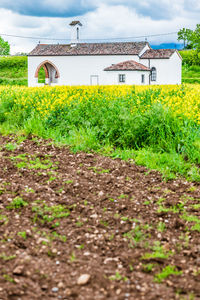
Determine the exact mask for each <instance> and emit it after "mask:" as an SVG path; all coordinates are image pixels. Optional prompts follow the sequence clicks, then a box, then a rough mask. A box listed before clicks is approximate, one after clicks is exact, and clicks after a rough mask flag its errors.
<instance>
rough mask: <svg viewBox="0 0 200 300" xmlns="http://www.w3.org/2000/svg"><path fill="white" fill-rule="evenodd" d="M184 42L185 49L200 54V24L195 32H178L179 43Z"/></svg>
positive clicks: (183, 30)
mask: <svg viewBox="0 0 200 300" xmlns="http://www.w3.org/2000/svg"><path fill="white" fill-rule="evenodd" d="M181 40H183V41H184V48H189V49H194V50H196V52H197V54H199V53H200V24H197V25H196V29H195V30H191V29H186V28H183V29H180V30H179V32H178V41H181Z"/></svg>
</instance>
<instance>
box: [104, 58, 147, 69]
mask: <svg viewBox="0 0 200 300" xmlns="http://www.w3.org/2000/svg"><path fill="white" fill-rule="evenodd" d="M104 71H150V69H149V68H147V67H146V66H144V65H142V64H140V63H138V62H136V61H134V60H127V61H124V62H121V63H118V64H115V65H112V66H110V67H108V68H105V69H104Z"/></svg>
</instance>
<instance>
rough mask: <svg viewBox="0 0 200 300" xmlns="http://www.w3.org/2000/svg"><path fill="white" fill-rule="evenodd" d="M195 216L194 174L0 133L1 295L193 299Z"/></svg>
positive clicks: (196, 285) (199, 230)
mask: <svg viewBox="0 0 200 300" xmlns="http://www.w3.org/2000/svg"><path fill="white" fill-rule="evenodd" d="M199 216H200V185H199V183H189V182H186V181H185V180H182V179H177V180H174V181H168V182H164V181H163V180H162V177H161V175H160V174H159V173H158V172H156V171H149V170H147V169H146V168H144V167H140V166H136V165H135V164H134V163H133V162H131V161H130V162H125V161H122V160H120V159H115V160H113V159H111V158H108V157H103V156H100V155H97V154H94V153H89V154H87V153H76V154H74V153H72V152H70V150H69V149H68V148H66V147H56V146H54V145H53V143H52V142H51V141H43V140H41V139H38V138H35V137H29V138H27V139H25V138H24V139H23V137H16V136H9V137H3V136H0V299H3V300H4V299H12V300H17V299H18V300H19V299H21V300H27V299H80V300H81V299H84V300H87V299H91V300H92V299H93V300H94V299H95V300H97V299H113V300H114V299H117V300H118V299H119V300H122V299H123V300H128V299H145V300H147V299H168V300H169V299H200V244H199V237H200V218H199ZM84 274H85V276H83V278H82V279H83V280H81V278H80V276H81V275H84Z"/></svg>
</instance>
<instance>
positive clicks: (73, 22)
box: [69, 21, 82, 26]
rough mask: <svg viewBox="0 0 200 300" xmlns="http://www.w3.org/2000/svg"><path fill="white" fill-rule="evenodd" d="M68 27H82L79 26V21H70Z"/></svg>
mask: <svg viewBox="0 0 200 300" xmlns="http://www.w3.org/2000/svg"><path fill="white" fill-rule="evenodd" d="M69 25H70V26H75V25H80V26H82V24H81V22H80V21H72V22H71V23H70V24H69Z"/></svg>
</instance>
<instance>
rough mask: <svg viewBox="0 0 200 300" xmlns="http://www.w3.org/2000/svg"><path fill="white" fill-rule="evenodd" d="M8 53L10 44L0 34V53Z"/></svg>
mask: <svg viewBox="0 0 200 300" xmlns="http://www.w3.org/2000/svg"><path fill="white" fill-rule="evenodd" d="M9 54H10V45H9V43H8V42H6V41H4V39H2V37H1V36H0V55H9Z"/></svg>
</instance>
